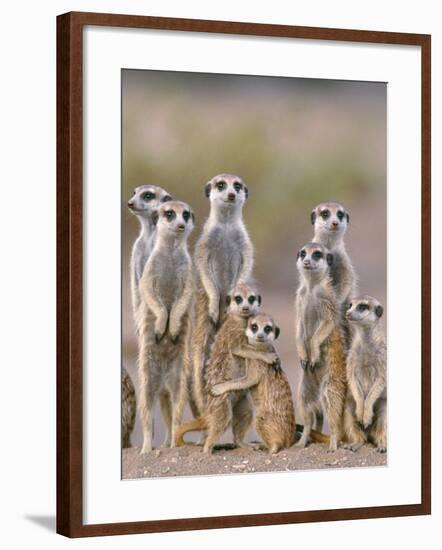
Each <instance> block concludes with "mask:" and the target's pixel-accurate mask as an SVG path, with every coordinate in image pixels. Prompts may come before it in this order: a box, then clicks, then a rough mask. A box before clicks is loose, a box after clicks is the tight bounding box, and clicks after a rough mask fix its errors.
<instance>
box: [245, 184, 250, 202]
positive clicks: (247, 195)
mask: <svg viewBox="0 0 442 550" xmlns="http://www.w3.org/2000/svg"><path fill="white" fill-rule="evenodd" d="M244 193H245V194H246V199H248V198H249V188H248V187H247V185H244Z"/></svg>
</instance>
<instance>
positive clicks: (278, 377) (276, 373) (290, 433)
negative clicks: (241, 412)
mask: <svg viewBox="0 0 442 550" xmlns="http://www.w3.org/2000/svg"><path fill="white" fill-rule="evenodd" d="M245 336H246V338H247V345H243V346H241V347H238V348H236V349H234V350H233V354H234V355H237V356H239V357H242V358H244V359H245V360H246V369H245V370H246V372H245V375H244V376H243V377H241V378H236V379H234V380H229V381H227V382H223V383H220V384H215V385H214V386H213V387H212V388H211V393H212V395H214V396H222V395H225V394H226V393H228V392H238V391H239V390H242V391H244V390H247V389H250V395H251V398H252V401H253V405H254V407H255V422H256V431H257V432H258V435H259V436H260V437H261V439H262V441H263V444H264V447H265V448H266V449H268V450H269V452H270V453H277V452H279V451H280V450H281V449H287V448H289V447H291V446H292V445H293V444H294V443H295V437H296V423H295V411H294V407H293V400H292V393H291V390H290V386H289V383H288V380H287V377H286V375H285V374H284V372H283V370H282V369H281V367H280V365H279V362H277V363H275V364H274V365H273V366H269V364H268V363H266V362H264V361H262V360H260V359H257V358H254V359H251V358H250V357H249V356H250V352H251V351H252V350H253V351H255V352H258V351H259V352H262V353H265V352H269V353H275V348H274V347H273V343H274V341H275V340H276V339H277V338H278V336H279V327H278V326H277V325H276V323H275V322H274V320H273V319H272V318H271V317H270V316H269V315H266V314H265V313H258V314H257V315H253V316H252V317H250V318H249V320H248V323H247V329H246V331H245Z"/></svg>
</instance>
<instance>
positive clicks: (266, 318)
mask: <svg viewBox="0 0 442 550" xmlns="http://www.w3.org/2000/svg"><path fill="white" fill-rule="evenodd" d="M279 332H280V331H279V327H278V325H277V324H276V323H275V321H274V320H273V318H272V317H270V315H267V313H257V314H256V315H252V317H250V318H249V321H248V323H247V328H246V336H247V340H248V342H249V344H250V345H252V346H253V345H254V344H272V343H273V342H274V341H275V340H276V339H277V338H278V336H279Z"/></svg>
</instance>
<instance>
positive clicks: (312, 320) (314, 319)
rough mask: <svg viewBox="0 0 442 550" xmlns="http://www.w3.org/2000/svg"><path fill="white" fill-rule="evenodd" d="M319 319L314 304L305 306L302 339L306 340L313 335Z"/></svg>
mask: <svg viewBox="0 0 442 550" xmlns="http://www.w3.org/2000/svg"><path fill="white" fill-rule="evenodd" d="M312 302H313V301H312ZM320 321H321V319H320V315H319V312H318V309H317V308H316V307H314V305H310V306H309V307H306V309H305V312H304V322H303V328H304V331H303V332H304V335H303V336H304V340H307V341H308V340H310V339H311V338H312V337H313V335H314V333H315V331H316V328H317V326H318V324H319V322H320Z"/></svg>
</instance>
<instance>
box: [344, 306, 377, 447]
mask: <svg viewBox="0 0 442 550" xmlns="http://www.w3.org/2000/svg"><path fill="white" fill-rule="evenodd" d="M383 312H384V309H383V307H382V306H381V304H380V303H379V302H378V301H377V300H376V299H375V298H372V297H371V296H361V297H359V298H353V299H352V300H351V303H350V306H349V309H348V310H347V314H346V317H347V319H348V320H349V322H350V324H351V326H352V328H353V339H352V344H351V348H350V351H349V353H348V356H347V380H348V390H349V391H348V394H347V403H346V408H345V414H344V423H345V432H346V439H347V440H348V444H347V445H346V447H347V448H349V449H351V450H353V451H356V450H358V449H359V448H360V447H361V446H362V445H363V444H364V443H366V442H367V441H370V442H372V443H374V444H375V445H376V450H377V451H379V452H381V453H384V452H385V451H386V450H387V381H386V363H387V346H386V344H385V337H384V334H383V332H382V330H381V328H380V326H379V319H380V318H381V317H382V314H383Z"/></svg>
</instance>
